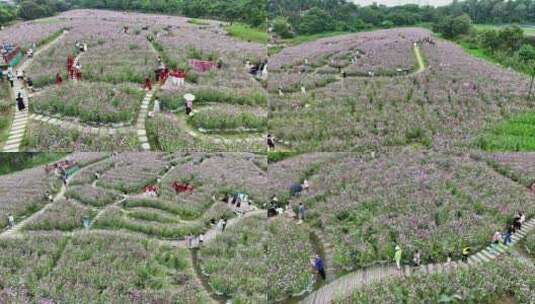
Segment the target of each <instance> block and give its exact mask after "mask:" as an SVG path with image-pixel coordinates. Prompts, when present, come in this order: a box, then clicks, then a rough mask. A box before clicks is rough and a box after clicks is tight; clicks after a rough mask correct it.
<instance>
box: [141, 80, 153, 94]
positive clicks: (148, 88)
mask: <svg viewBox="0 0 535 304" xmlns="http://www.w3.org/2000/svg"><path fill="white" fill-rule="evenodd" d="M143 89H144V90H145V91H152V83H151V81H150V78H149V77H145V84H144V85H143Z"/></svg>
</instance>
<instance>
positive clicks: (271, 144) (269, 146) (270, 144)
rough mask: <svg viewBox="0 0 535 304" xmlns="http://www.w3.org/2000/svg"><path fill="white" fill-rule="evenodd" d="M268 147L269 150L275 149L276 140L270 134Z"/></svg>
mask: <svg viewBox="0 0 535 304" xmlns="http://www.w3.org/2000/svg"><path fill="white" fill-rule="evenodd" d="M267 145H268V149H269V150H274V149H275V139H274V138H273V136H271V134H268V136H267Z"/></svg>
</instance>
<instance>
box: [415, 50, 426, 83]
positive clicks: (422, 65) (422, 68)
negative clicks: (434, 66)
mask: <svg viewBox="0 0 535 304" xmlns="http://www.w3.org/2000/svg"><path fill="white" fill-rule="evenodd" d="M414 55H415V56H416V60H417V61H418V70H417V71H416V72H414V73H413V75H416V74H420V73H422V72H424V71H425V61H424V58H423V56H422V53H421V51H420V47H419V46H418V44H416V43H415V44H414Z"/></svg>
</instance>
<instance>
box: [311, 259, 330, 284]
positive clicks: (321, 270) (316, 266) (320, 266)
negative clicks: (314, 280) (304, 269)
mask: <svg viewBox="0 0 535 304" xmlns="http://www.w3.org/2000/svg"><path fill="white" fill-rule="evenodd" d="M310 262H311V263H312V266H314V269H316V271H318V273H319V274H320V276H321V278H322V279H323V280H325V279H326V277H327V276H326V275H325V268H324V266H323V261H322V260H321V257H320V256H319V254H316V256H314V258H313V259H312V260H311V261H310Z"/></svg>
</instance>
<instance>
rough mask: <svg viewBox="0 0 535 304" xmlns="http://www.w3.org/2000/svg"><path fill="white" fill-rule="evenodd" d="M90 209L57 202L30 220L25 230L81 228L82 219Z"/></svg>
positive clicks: (69, 202) (66, 202)
mask: <svg viewBox="0 0 535 304" xmlns="http://www.w3.org/2000/svg"><path fill="white" fill-rule="evenodd" d="M89 213H90V209H89V208H87V207H86V206H84V205H81V204H76V203H74V202H73V201H71V200H61V201H58V202H57V203H56V204H54V206H52V207H51V208H49V209H47V210H46V211H45V212H44V213H43V214H41V215H39V216H37V217H36V218H34V219H32V221H31V222H30V223H28V225H27V226H25V227H24V228H25V229H26V230H61V231H71V230H75V229H79V228H82V219H83V218H84V216H89Z"/></svg>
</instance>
